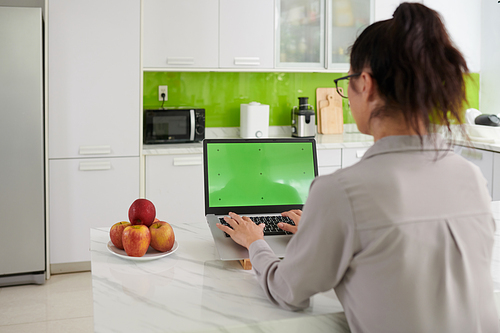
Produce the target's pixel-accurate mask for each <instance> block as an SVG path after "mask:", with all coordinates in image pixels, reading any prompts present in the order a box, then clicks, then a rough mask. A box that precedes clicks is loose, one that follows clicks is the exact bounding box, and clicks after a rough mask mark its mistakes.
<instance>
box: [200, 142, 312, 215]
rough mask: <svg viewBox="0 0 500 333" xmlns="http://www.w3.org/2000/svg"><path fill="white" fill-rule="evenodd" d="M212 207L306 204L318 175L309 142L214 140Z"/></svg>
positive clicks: (209, 169) (209, 147)
mask: <svg viewBox="0 0 500 333" xmlns="http://www.w3.org/2000/svg"><path fill="white" fill-rule="evenodd" d="M206 154H207V156H206V158H207V177H208V199H209V205H210V207H229V206H267V205H296V204H299V205H300V204H304V203H305V202H306V198H307V195H308V194H309V187H310V185H311V182H312V181H313V179H314V177H315V170H314V167H315V165H314V156H313V145H312V144H311V143H307V142H293V141H292V142H243V143H235V142H229V143H210V144H208V145H207V150H206Z"/></svg>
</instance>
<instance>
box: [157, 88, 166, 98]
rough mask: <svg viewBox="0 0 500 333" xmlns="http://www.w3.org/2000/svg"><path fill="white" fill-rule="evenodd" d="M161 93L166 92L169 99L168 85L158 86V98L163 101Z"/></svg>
mask: <svg viewBox="0 0 500 333" xmlns="http://www.w3.org/2000/svg"><path fill="white" fill-rule="evenodd" d="M161 94H165V100H166V101H167V100H168V86H158V100H159V101H163V97H161Z"/></svg>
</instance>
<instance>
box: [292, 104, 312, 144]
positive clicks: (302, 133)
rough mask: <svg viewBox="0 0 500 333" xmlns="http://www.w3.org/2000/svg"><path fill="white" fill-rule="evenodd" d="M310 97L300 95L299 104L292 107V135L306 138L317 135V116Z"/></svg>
mask: <svg viewBox="0 0 500 333" xmlns="http://www.w3.org/2000/svg"><path fill="white" fill-rule="evenodd" d="M308 100H309V97H299V106H294V107H293V109H292V136H295V137H299V138H305V137H313V136H315V135H316V118H315V115H314V109H313V107H312V106H311V105H310V104H309V103H308Z"/></svg>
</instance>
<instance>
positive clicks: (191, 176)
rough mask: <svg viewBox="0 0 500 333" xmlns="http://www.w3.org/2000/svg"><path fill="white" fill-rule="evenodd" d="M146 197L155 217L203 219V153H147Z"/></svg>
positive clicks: (184, 220) (199, 221)
mask: <svg viewBox="0 0 500 333" xmlns="http://www.w3.org/2000/svg"><path fill="white" fill-rule="evenodd" d="M146 198H148V199H149V200H151V201H152V202H153V203H154V204H155V207H156V216H157V217H158V219H160V220H163V221H166V222H169V223H172V225H173V226H174V228H175V224H176V223H177V222H186V221H190V222H195V223H204V221H205V208H204V207H205V206H204V194H203V166H202V154H187V155H154V156H146Z"/></svg>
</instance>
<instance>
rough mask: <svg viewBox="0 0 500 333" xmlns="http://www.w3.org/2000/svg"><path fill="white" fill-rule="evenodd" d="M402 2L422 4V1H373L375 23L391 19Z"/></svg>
mask: <svg viewBox="0 0 500 333" xmlns="http://www.w3.org/2000/svg"><path fill="white" fill-rule="evenodd" d="M402 2H419V3H423V0H413V1H412V0H406V1H405V0H375V21H381V20H387V19H390V18H392V14H393V13H394V11H395V10H396V8H397V7H398V6H399V4H400V3H402Z"/></svg>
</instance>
